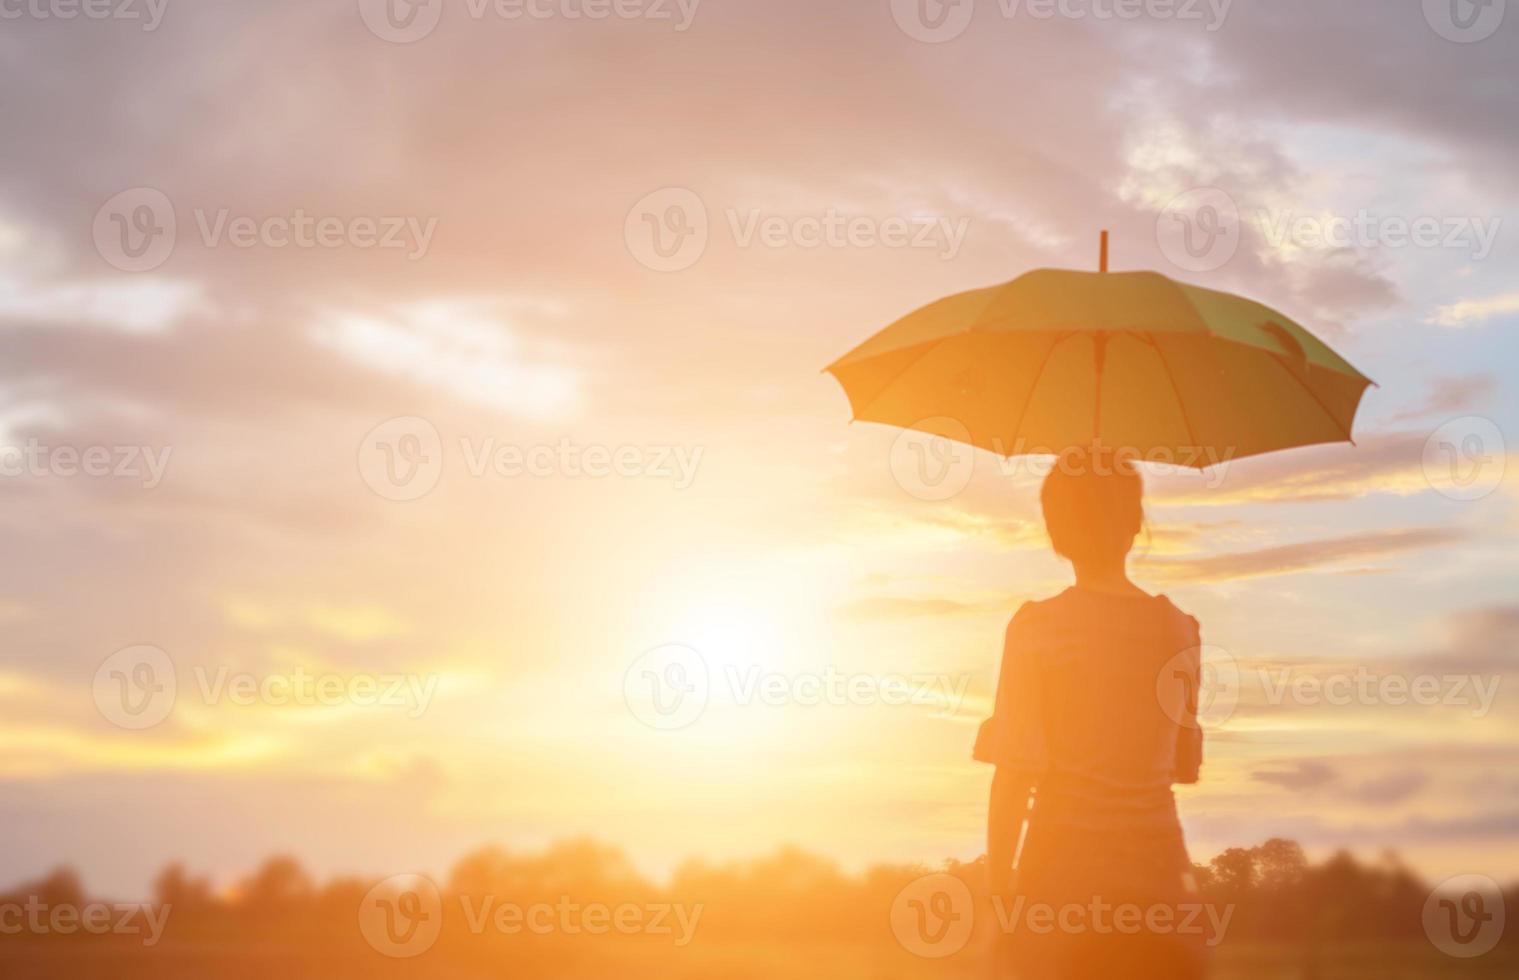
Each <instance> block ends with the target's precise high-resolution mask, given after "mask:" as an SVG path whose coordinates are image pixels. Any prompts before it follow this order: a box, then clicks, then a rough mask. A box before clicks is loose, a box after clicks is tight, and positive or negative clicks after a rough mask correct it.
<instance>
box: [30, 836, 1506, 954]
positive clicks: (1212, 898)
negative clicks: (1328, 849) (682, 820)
mask: <svg viewBox="0 0 1519 980" xmlns="http://www.w3.org/2000/svg"><path fill="white" fill-rule="evenodd" d="M938 871H944V872H947V873H949V874H951V875H954V876H956V877H959V878H960V879H962V880H963V881H964V882H965V883H966V884H967V886H969V888H970V889H971V891H972V892H973V893H975V894H977V895H980V894H982V893H983V891H984V888H983V883H984V875H983V873H982V865H981V862H980V861H979V860H978V861H976V862H971V863H963V862H950V863H948V864H947V865H946V866H945V867H941V868H925V867H921V866H909V865H884V866H877V867H874V868H871V869H870V870H869V871H867V872H865V873H864V874H859V875H851V874H846V873H844V872H843V871H841V870H840V869H839V868H838V867H837V866H836V865H834V864H833V863H832V862H829V861H826V860H823V859H821V858H818V857H816V856H813V855H810V854H807V853H805V852H803V851H799V850H794V849H790V850H784V851H781V852H780V853H778V854H775V855H773V856H770V857H767V858H764V859H761V860H756V861H748V862H733V863H723V864H709V863H705V862H700V861H694V862H690V863H687V864H686V865H684V866H683V867H681V868H680V869H679V870H678V871H677V872H676V873H675V874H674V875H673V876H672V878H671V879H670V882H669V883H668V884H667V885H658V884H656V883H654V882H651V881H650V880H649V879H647V878H646V877H645V876H643V875H641V874H640V873H639V872H638V871H637V870H636V869H635V868H634V867H633V865H632V864H631V862H629V860H628V859H627V857H626V855H624V854H623V853H622V852H621V851H619V850H617V849H615V848H611V847H607V846H605V845H601V844H598V843H595V842H592V841H572V842H568V843H563V844H560V845H556V846H554V847H551V848H549V849H547V850H546V851H543V852H539V853H533V854H529V853H515V852H510V851H506V850H503V849H500V848H495V847H491V848H484V849H482V850H479V851H476V852H474V853H472V854H470V855H468V856H467V857H465V858H464V859H463V860H461V861H459V862H458V863H457V864H456V865H455V866H454V868H453V869H452V870H451V871H450V872H449V873H448V874H446V875H443V876H439V877H437V878H436V879H433V880H434V881H435V883H436V885H437V886H438V889H439V892H440V894H441V896H442V902H441V909H442V915H443V930H444V934H445V936H447V935H449V934H453V933H463V932H466V931H476V932H478V931H479V929H478V928H476V929H474V930H470V927H469V923H468V921H467V911H468V910H469V909H471V908H474V909H479V908H481V907H483V904H482V903H484V902H485V901H486V900H489V901H491V902H494V903H513V904H515V905H518V906H524V907H526V906H531V905H535V904H539V903H543V904H549V905H553V904H555V903H563V902H566V901H569V902H574V903H581V904H589V903H600V904H603V905H607V906H619V905H630V906H632V905H637V906H653V905H657V904H671V905H676V904H678V905H681V906H684V907H687V908H694V907H697V906H700V907H701V918H700V924H699V928H698V929H697V931H696V942H697V943H698V944H707V943H721V942H724V941H728V940H735V941H751V940H753V941H768V942H776V941H783V942H812V941H826V942H841V941H859V942H866V943H879V942H882V941H886V942H890V941H891V932H890V928H889V918H890V910H891V907H892V903H893V901H894V899H895V898H896V897H897V895H898V893H899V892H901V890H902V889H903V888H904V887H906V886H907V885H908V884H910V883H911V882H913V881H914V880H916V879H917V878H918V877H920V876H922V875H924V874H926V873H929V872H938ZM1195 876H1196V878H1197V883H1198V886H1199V900H1200V901H1202V902H1206V903H1209V904H1212V905H1216V906H1220V907H1222V906H1232V907H1233V915H1232V918H1231V920H1230V924H1229V928H1228V932H1227V935H1226V937H1225V943H1226V944H1232V943H1236V942H1263V943H1271V944H1277V943H1283V944H1301V945H1304V946H1313V945H1317V944H1321V943H1323V944H1328V943H1336V942H1346V941H1396V940H1422V939H1423V938H1424V931H1423V918H1422V916H1423V910H1424V906H1425V902H1426V900H1427V899H1428V898H1429V894H1430V889H1431V884H1430V883H1428V882H1426V881H1424V880H1422V879H1421V878H1420V877H1419V876H1418V875H1417V874H1415V873H1414V872H1413V871H1412V870H1410V869H1409V868H1407V867H1406V866H1405V865H1403V864H1402V863H1401V862H1400V861H1399V860H1398V859H1397V858H1396V857H1395V856H1393V855H1391V854H1389V855H1387V856H1386V857H1384V858H1383V859H1381V860H1379V861H1376V862H1372V863H1363V862H1361V861H1358V860H1356V859H1355V858H1354V857H1352V856H1351V855H1349V854H1346V853H1341V854H1337V855H1335V856H1333V857H1331V858H1329V859H1328V860H1325V861H1323V862H1321V863H1317V864H1314V863H1311V862H1309V861H1308V860H1307V858H1306V856H1305V855H1304V852H1303V849H1302V848H1301V847H1300V846H1299V845H1298V844H1296V843H1294V842H1292V841H1287V840H1280V839H1274V840H1269V841H1267V842H1265V843H1264V844H1261V845H1260V846H1258V847H1251V848H1231V849H1229V850H1227V851H1225V852H1223V853H1222V854H1220V855H1218V856H1217V857H1215V858H1214V859H1213V860H1212V861H1211V862H1209V863H1208V864H1206V865H1197V866H1196V867H1195ZM376 881H377V879H366V878H359V877H344V878H338V879H335V880H332V881H329V882H327V883H325V884H320V885H319V884H318V883H317V882H316V881H315V880H314V879H313V878H312V877H311V876H310V875H309V874H308V873H307V872H306V871H305V870H303V869H302V867H301V865H300V864H299V863H298V862H297V861H296V860H294V859H293V858H289V857H275V858H272V859H270V860H269V861H267V862H265V863H264V864H263V866H262V867H260V868H258V869H257V870H256V871H255V872H254V873H252V874H250V875H248V876H246V877H245V878H243V879H241V880H239V881H237V882H235V883H234V884H232V885H231V886H230V887H223V888H216V887H213V885H212V883H211V881H210V880H209V879H208V878H206V877H204V876H198V875H195V874H192V873H190V872H189V871H187V870H186V869H185V868H184V867H182V866H181V865H178V864H176V865H171V866H170V867H168V868H167V869H165V870H164V871H163V873H162V874H161V875H160V876H159V877H158V879H157V882H156V885H155V891H154V903H155V904H157V905H159V906H162V905H168V906H171V907H172V915H170V916H169V918H168V925H167V928H166V930H165V933H164V942H165V943H166V944H172V943H174V942H175V941H177V940H188V941H202V940H208V939H213V940H217V941H221V942H230V943H236V942H240V941H255V940H258V941H262V940H270V941H273V940H278V941H279V942H285V943H290V942H297V943H302V944H305V943H315V944H333V943H335V944H341V945H350V944H353V943H357V942H358V941H359V936H358V933H357V929H356V927H355V922H356V917H357V914H358V910H359V908H360V906H361V904H362V903H363V902H364V901H365V897H366V895H368V894H369V891H370V888H371V887H372V886H373V885H375V883H376ZM1505 895H1506V902H1507V907H1508V908H1509V909H1511V910H1512V909H1519V888H1515V887H1512V886H1511V887H1509V888H1507V890H1506V892H1505ZM29 900H30V901H31V902H33V903H34V904H37V903H41V904H44V905H47V906H60V905H72V906H75V907H83V906H86V905H88V904H90V903H91V902H92V901H93V902H96V903H98V902H101V901H102V900H101V899H98V898H96V899H91V898H90V897H89V896H87V895H86V893H85V889H84V887H83V886H82V884H81V882H80V880H79V878H78V876H77V875H76V874H75V873H74V872H72V871H69V870H60V871H57V872H54V873H53V874H52V875H49V876H48V877H46V878H45V879H43V880H41V881H37V882H31V883H27V884H23V885H20V886H18V887H13V888H7V889H4V891H3V893H0V906H3V905H6V904H18V903H25V902H27V901H29ZM1507 932H1508V934H1507V935H1506V936H1505V940H1504V942H1505V945H1516V938H1515V934H1519V930H1508V931H1507ZM525 938H526V939H527V940H528V941H531V940H532V937H525ZM560 938H562V937H560Z"/></svg>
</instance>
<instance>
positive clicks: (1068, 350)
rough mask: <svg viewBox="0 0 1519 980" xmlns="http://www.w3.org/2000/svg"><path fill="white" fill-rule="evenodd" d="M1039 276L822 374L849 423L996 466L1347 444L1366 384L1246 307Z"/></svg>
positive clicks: (1167, 458) (1073, 276) (1235, 300)
mask: <svg viewBox="0 0 1519 980" xmlns="http://www.w3.org/2000/svg"><path fill="white" fill-rule="evenodd" d="M1102 270H1103V271H1101V272H1073V271H1067V270H1060V269H1039V270H1036V271H1034V272H1029V273H1027V274H1025V275H1022V276H1019V277H1018V278H1017V279H1014V280H1012V281H1011V282H1007V283H1003V284H1001V285H997V286H990V287H987V288H985V289H973V290H971V291H969V292H965V293H956V294H955V295H953V296H946V297H945V298H943V299H940V300H938V301H936V302H933V303H930V304H929V305H927V306H925V307H923V308H922V309H920V310H917V311H916V312H913V313H909V314H908V315H907V316H905V317H903V318H902V319H900V320H898V321H896V322H895V323H893V324H891V325H890V326H888V327H886V328H885V329H884V330H882V331H880V332H879V333H877V334H876V335H875V336H873V337H871V338H870V339H869V340H866V341H865V342H864V343H863V344H860V345H859V346H858V347H856V348H855V349H854V350H852V351H850V352H849V353H848V354H845V355H844V356H843V357H841V358H839V359H838V360H837V361H835V362H834V363H833V364H831V365H829V367H828V371H829V372H830V373H831V374H832V375H833V376H834V377H835V378H836V379H837V380H838V381H839V383H840V384H841V385H843V387H844V391H845V394H847V395H848V397H849V403H850V406H851V407H852V409H853V412H854V418H855V419H857V420H865V421H871V422H883V423H886V424H888V425H895V426H900V427H904V428H910V429H916V430H919V431H923V432H928V433H931V434H934V435H940V436H945V437H947V438H950V439H954V440H956V441H958V442H965V443H969V444H971V445H973V446H979V447H980V448H982V449H988V450H991V451H993V452H997V453H1000V454H1002V455H1004V456H1017V455H1023V454H1029V453H1061V452H1064V451H1066V450H1069V449H1083V448H1087V447H1093V446H1094V445H1101V446H1103V447H1106V448H1108V449H1112V450H1117V451H1120V452H1126V453H1130V454H1132V455H1134V456H1136V457H1138V458H1141V459H1148V460H1152V461H1160V462H1171V463H1177V464H1181V465H1189V466H1195V467H1198V468H1202V467H1205V466H1207V465H1209V464H1210V463H1214V462H1222V461H1225V460H1229V459H1238V458H1240V457H1243V456H1251V455H1254V454H1256V453H1265V452H1271V451H1273V450H1277V449H1287V448H1290V447H1294V446H1308V445H1314V444H1316V443H1325V442H1353V441H1354V440H1353V439H1352V438H1351V427H1352V425H1353V423H1354V421H1355V414H1356V409H1357V408H1358V407H1359V405H1360V402H1361V396H1362V395H1363V394H1364V393H1365V390H1366V387H1367V386H1368V385H1369V384H1371V383H1372V382H1370V381H1369V380H1368V379H1367V378H1366V377H1365V376H1363V375H1362V374H1361V373H1360V372H1359V371H1357V370H1356V369H1355V368H1354V367H1352V366H1351V365H1350V364H1349V362H1347V361H1346V360H1345V359H1344V358H1342V357H1340V355H1338V354H1336V353H1335V352H1334V351H1333V350H1331V349H1330V348H1329V346H1328V345H1327V344H1325V343H1324V342H1323V341H1321V340H1319V339H1318V338H1317V337H1315V336H1314V335H1313V334H1311V333H1309V332H1308V330H1306V329H1305V328H1303V327H1302V326H1300V325H1299V324H1297V323H1294V322H1293V321H1292V320H1291V319H1289V318H1288V317H1286V316H1284V315H1283V314H1281V313H1279V312H1277V311H1276V310H1273V309H1271V308H1270V307H1268V306H1264V305H1262V304H1260V303H1257V302H1255V301H1253V300H1249V299H1245V298H1243V297H1240V296H1234V295H1231V294H1229V293H1222V292H1218V291H1216V290H1212V289H1204V288H1202V287H1201V286H1193V285H1189V284H1187V283H1182V282H1177V281H1175V280H1173V279H1170V278H1168V277H1166V276H1163V275H1161V274H1160V273H1158V272H1108V271H1107V233H1106V232H1104V233H1103V241H1102Z"/></svg>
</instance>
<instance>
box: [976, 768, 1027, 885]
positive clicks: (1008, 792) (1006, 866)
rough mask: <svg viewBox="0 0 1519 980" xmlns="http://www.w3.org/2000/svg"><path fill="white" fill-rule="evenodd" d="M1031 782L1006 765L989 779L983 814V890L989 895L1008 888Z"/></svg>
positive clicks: (1025, 813)
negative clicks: (984, 854) (989, 793)
mask: <svg viewBox="0 0 1519 980" xmlns="http://www.w3.org/2000/svg"><path fill="white" fill-rule="evenodd" d="M1032 788H1033V780H1032V779H1030V778H1029V777H1028V776H1027V775H1026V774H1024V773H1021V772H1015V771H1014V770H1011V769H1009V768H1008V767H1006V766H998V767H997V773H996V775H994V776H993V777H992V796H991V802H990V805H989V806H988V807H987V815H986V871H987V876H988V879H989V880H988V881H987V888H988V889H989V890H990V891H991V893H992V894H993V895H1000V894H1004V893H1006V892H1007V891H1008V890H1009V889H1010V888H1011V887H1012V881H1013V856H1014V852H1015V851H1016V850H1017V848H1018V836H1019V835H1020V834H1021V833H1022V832H1023V821H1024V820H1025V819H1027V817H1028V798H1029V791H1030V790H1031V789H1032Z"/></svg>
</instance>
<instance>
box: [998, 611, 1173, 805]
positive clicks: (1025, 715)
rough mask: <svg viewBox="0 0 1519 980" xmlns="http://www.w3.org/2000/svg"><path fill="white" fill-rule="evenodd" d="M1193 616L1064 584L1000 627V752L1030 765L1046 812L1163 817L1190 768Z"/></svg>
mask: <svg viewBox="0 0 1519 980" xmlns="http://www.w3.org/2000/svg"><path fill="white" fill-rule="evenodd" d="M1199 642H1200V641H1199V637H1198V626H1197V621H1196V620H1194V619H1193V618H1192V617H1190V616H1188V615H1186V614H1185V613H1183V612H1182V611H1181V610H1179V609H1177V608H1176V606H1175V605H1173V604H1172V603H1171V601H1170V600H1169V599H1167V598H1166V597H1165V596H1149V595H1145V594H1143V593H1138V592H1136V593H1133V594H1114V593H1108V592H1097V591H1093V590H1090V589H1084V588H1080V587H1073V588H1070V589H1067V590H1065V591H1064V592H1062V593H1060V594H1059V595H1057V596H1055V597H1054V598H1051V599H1046V600H1044V601H1042V602H1030V603H1028V604H1026V605H1025V606H1024V607H1023V608H1022V609H1020V610H1019V611H1018V615H1017V616H1015V617H1014V618H1013V622H1012V623H1011V624H1010V625H1009V627H1008V638H1007V646H1006V649H1005V652H1004V654H1003V657H1004V660H1003V669H1002V681H1001V683H1000V684H999V690H998V709H997V716H998V717H999V726H1000V725H1002V724H1003V723H1004V721H1005V722H1006V723H1007V728H1008V730H1007V731H1006V733H1005V734H1003V736H1002V738H1003V739H1004V742H1003V745H1002V752H1001V753H1000V754H999V759H998V760H997V761H998V762H999V763H1002V764H1011V765H1015V766H1019V765H1021V766H1028V767H1029V769H1028V771H1029V772H1030V774H1031V775H1034V776H1036V777H1037V784H1038V793H1039V796H1040V799H1041V805H1042V806H1043V807H1044V808H1045V810H1046V813H1055V812H1059V813H1060V814H1061V815H1062V818H1063V819H1062V822H1064V823H1067V824H1070V825H1074V826H1083V827H1092V828H1094V829H1098V828H1119V827H1138V826H1156V825H1169V824H1172V823H1174V822H1175V820H1176V806H1175V799H1174V797H1173V795H1172V792H1171V785H1172V783H1175V782H1193V781H1195V780H1196V778H1197V767H1198V763H1199V755H1200V752H1199V749H1200V733H1199V732H1198V729H1197V727H1196V720H1195V710H1194V709H1195V702H1194V696H1195V691H1196V680H1197V670H1198V659H1197V657H1198V646H1199Z"/></svg>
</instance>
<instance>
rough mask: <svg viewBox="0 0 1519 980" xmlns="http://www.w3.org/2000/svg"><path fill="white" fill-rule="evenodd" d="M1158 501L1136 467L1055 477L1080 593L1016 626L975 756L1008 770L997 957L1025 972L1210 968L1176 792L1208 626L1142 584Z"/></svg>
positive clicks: (1096, 468) (1001, 781) (1191, 741)
mask: <svg viewBox="0 0 1519 980" xmlns="http://www.w3.org/2000/svg"><path fill="white" fill-rule="evenodd" d="M1142 493H1143V486H1142V482H1141V479H1140V476H1139V474H1138V473H1137V472H1136V471H1135V469H1134V468H1133V466H1132V465H1130V464H1129V463H1128V462H1127V461H1126V460H1124V459H1122V458H1119V457H1115V456H1113V455H1112V454H1108V453H1103V452H1090V453H1083V454H1080V455H1067V456H1064V457H1062V459H1061V462H1060V465H1057V466H1056V467H1055V468H1054V469H1053V470H1052V471H1051V472H1050V474H1049V476H1048V477H1047V478H1046V480H1045V482H1044V487H1043V489H1042V491H1041V493H1040V503H1041V505H1042V509H1043V511H1044V521H1045V526H1046V528H1047V529H1048V532H1049V536H1050V542H1051V544H1053V546H1054V548H1055V551H1056V553H1057V554H1059V555H1060V556H1061V557H1063V558H1065V559H1067V560H1068V561H1070V563H1071V565H1072V566H1073V567H1074V569H1075V573H1076V584H1075V585H1074V586H1073V587H1071V588H1068V589H1066V590H1065V591H1064V592H1061V593H1060V594H1059V595H1057V596H1054V597H1053V598H1050V599H1045V600H1043V601H1037V602H1028V603H1025V604H1024V605H1023V607H1022V608H1020V609H1019V610H1018V612H1017V614H1016V615H1015V616H1014V617H1013V619H1012V622H1011V623H1009V624H1008V628H1007V643H1006V646H1005V648H1004V651H1003V655H1002V670H1001V675H1000V678H999V680H998V685H997V700H996V708H995V710H994V713H993V717H992V719H991V720H990V721H989V722H988V723H987V724H986V725H985V726H983V732H982V735H981V737H980V738H978V740H977V742H978V744H977V752H976V755H977V758H980V759H982V760H983V761H987V762H993V763H995V764H996V766H997V771H996V775H995V776H994V777H993V781H992V792H991V804H990V813H989V817H988V826H987V864H988V872H989V874H990V876H991V881H990V887H991V890H992V893H993V896H994V898H995V899H996V900H997V901H998V902H999V904H1000V905H1001V909H1000V911H999V917H1000V918H1001V919H1002V937H1001V939H1000V940H999V956H998V961H999V963H1003V964H1006V963H1009V962H1010V963H1011V965H1013V966H1014V967H1015V969H1016V971H1017V972H1016V975H1017V976H1019V977H1027V978H1044V977H1059V978H1066V977H1094V978H1095V977H1100V978H1105V980H1106V978H1114V977H1125V978H1129V977H1165V978H1167V980H1185V978H1189V977H1200V976H1202V975H1203V973H1204V967H1205V962H1204V956H1203V952H1204V940H1205V939H1206V938H1207V937H1205V936H1203V935H1202V927H1201V925H1199V923H1204V922H1206V921H1207V917H1206V916H1202V915H1198V916H1193V917H1192V918H1191V921H1190V922H1189V921H1188V910H1189V908H1195V909H1199V910H1200V908H1201V906H1200V905H1198V904H1197V903H1198V902H1199V900H1198V899H1197V897H1196V896H1195V895H1194V894H1192V892H1194V891H1195V886H1194V885H1193V884H1192V877H1191V868H1192V866H1191V862H1190V860H1189V858H1188V856H1187V850H1186V844H1185V842H1184V840H1183V838H1182V830H1181V823H1180V821H1179V820H1178V817H1177V812H1176V800H1175V797H1174V795H1173V793H1172V790H1171V787H1172V784H1174V783H1192V782H1196V781H1197V777H1198V769H1199V766H1200V763H1201V759H1202V733H1201V730H1200V729H1199V728H1198V727H1197V717H1196V715H1197V706H1196V692H1197V683H1198V680H1199V669H1200V664H1199V659H1198V658H1199V650H1198V647H1199V644H1200V640H1199V635H1198V625H1197V621H1196V620H1195V619H1193V618H1192V617H1191V616H1188V615H1187V614H1185V613H1183V612H1182V611H1181V610H1179V609H1177V608H1176V606H1174V605H1172V604H1171V601H1170V600H1169V599H1167V598H1166V597H1165V596H1163V595H1150V594H1149V593H1147V592H1145V591H1144V590H1142V589H1140V588H1139V587H1138V586H1136V585H1135V584H1134V583H1133V582H1131V581H1129V577H1128V574H1127V570H1126V564H1127V558H1128V554H1129V551H1130V549H1131V548H1132V547H1133V544H1134V538H1135V537H1136V536H1137V535H1138V533H1139V531H1140V529H1141V526H1142V525H1143V522H1144V509H1143V503H1142V499H1141V498H1142ZM1031 796H1032V801H1031V800H1030V797H1031ZM1031 803H1032V805H1030V804H1031ZM1025 819H1026V821H1027V833H1026V835H1025V837H1024V840H1023V846H1022V849H1021V852H1020V853H1019V854H1018V861H1017V872H1016V878H1015V877H1014V875H1013V859H1014V851H1015V849H1016V848H1017V843H1018V838H1019V834H1020V831H1022V830H1023V829H1024V828H1023V825H1024V823H1025ZM1189 903H1190V904H1189ZM1179 906H1180V908H1179ZM1044 907H1047V911H1046V910H1042V909H1043V908H1044ZM1131 907H1132V908H1131Z"/></svg>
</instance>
